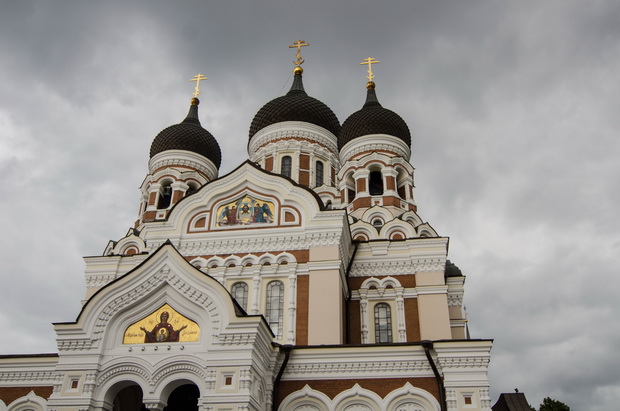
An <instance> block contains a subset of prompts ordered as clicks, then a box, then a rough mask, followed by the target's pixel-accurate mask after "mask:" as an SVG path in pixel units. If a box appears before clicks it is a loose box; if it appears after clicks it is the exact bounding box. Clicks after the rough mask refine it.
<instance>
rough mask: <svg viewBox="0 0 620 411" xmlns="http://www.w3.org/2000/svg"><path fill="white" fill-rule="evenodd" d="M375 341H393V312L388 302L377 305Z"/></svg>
mask: <svg viewBox="0 0 620 411" xmlns="http://www.w3.org/2000/svg"><path fill="white" fill-rule="evenodd" d="M375 342H376V343H391V342H392V314H391V312H390V305H389V304H386V303H379V304H377V305H375Z"/></svg>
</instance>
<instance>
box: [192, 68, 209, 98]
mask: <svg viewBox="0 0 620 411" xmlns="http://www.w3.org/2000/svg"><path fill="white" fill-rule="evenodd" d="M206 79H207V78H206V77H205V76H203V75H202V74H200V73H198V74H196V75H195V76H194V78H192V79H191V80H190V81H195V82H196V88H194V97H198V94H200V87H199V86H200V80H206Z"/></svg>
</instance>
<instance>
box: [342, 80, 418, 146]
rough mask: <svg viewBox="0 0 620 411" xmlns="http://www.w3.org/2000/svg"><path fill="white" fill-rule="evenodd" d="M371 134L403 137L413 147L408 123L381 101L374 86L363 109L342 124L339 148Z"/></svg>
mask: <svg viewBox="0 0 620 411" xmlns="http://www.w3.org/2000/svg"><path fill="white" fill-rule="evenodd" d="M370 134H388V135H390V136H394V137H397V138H399V139H401V140H402V141H403V142H404V143H405V144H407V146H408V147H411V133H410V132H409V127H408V126H407V123H405V120H403V119H402V118H401V117H400V116H399V115H398V114H396V113H395V112H393V111H392V110H388V109H387V108H384V107H383V106H382V105H381V103H379V100H377V95H376V93H375V89H374V86H372V87H368V92H367V94H366V102H365V103H364V106H363V107H362V109H361V110H358V111H356V112H355V113H353V114H351V115H350V116H349V118H347V119H346V121H345V122H344V123H343V124H342V129H341V131H340V135H339V136H338V149H342V147H344V146H345V145H346V144H347V143H348V142H350V141H351V140H353V139H355V138H357V137H361V136H367V135H370Z"/></svg>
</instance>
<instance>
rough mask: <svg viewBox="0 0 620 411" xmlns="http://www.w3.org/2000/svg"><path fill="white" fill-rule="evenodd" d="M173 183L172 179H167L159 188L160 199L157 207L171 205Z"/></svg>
mask: <svg viewBox="0 0 620 411" xmlns="http://www.w3.org/2000/svg"><path fill="white" fill-rule="evenodd" d="M171 184H172V183H171V182H170V181H165V182H164V183H162V185H161V187H160V189H159V201H158V202H157V208H158V209H160V210H161V209H163V208H168V206H170V201H171V200H172V185H171Z"/></svg>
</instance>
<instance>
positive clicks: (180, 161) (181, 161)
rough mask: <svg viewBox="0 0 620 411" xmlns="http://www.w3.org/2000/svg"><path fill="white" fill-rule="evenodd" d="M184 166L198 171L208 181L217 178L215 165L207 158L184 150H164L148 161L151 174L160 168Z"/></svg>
mask: <svg viewBox="0 0 620 411" xmlns="http://www.w3.org/2000/svg"><path fill="white" fill-rule="evenodd" d="M171 166H184V167H188V168H192V169H194V170H197V171H199V172H200V173H202V174H204V175H206V176H207V177H208V178H209V179H210V180H213V179H215V178H217V174H218V170H217V167H216V166H215V164H213V163H212V162H211V160H209V159H208V158H206V157H204V156H201V155H200V154H196V153H192V152H191V151H185V150H166V151H162V152H161V153H158V154H155V155H154V156H153V157H152V158H151V159H150V160H149V172H150V173H151V174H153V173H154V172H155V170H157V169H159V168H162V167H171Z"/></svg>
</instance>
